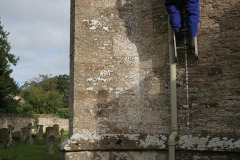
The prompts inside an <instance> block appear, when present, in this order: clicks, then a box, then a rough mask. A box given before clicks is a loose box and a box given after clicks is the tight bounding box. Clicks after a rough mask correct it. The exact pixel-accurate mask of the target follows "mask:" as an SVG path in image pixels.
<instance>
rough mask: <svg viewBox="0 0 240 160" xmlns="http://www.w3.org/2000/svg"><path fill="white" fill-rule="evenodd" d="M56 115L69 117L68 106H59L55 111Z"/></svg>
mask: <svg viewBox="0 0 240 160" xmlns="http://www.w3.org/2000/svg"><path fill="white" fill-rule="evenodd" d="M56 115H57V116H59V117H61V118H65V119H67V118H68V117H69V108H61V109H59V110H58V111H57V113H56Z"/></svg>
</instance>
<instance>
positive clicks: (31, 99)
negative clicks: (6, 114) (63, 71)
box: [18, 75, 69, 116]
mask: <svg viewBox="0 0 240 160" xmlns="http://www.w3.org/2000/svg"><path fill="white" fill-rule="evenodd" d="M68 83H69V82H68V76H67V75H60V76H55V77H52V76H51V75H39V77H37V78H34V79H33V80H30V81H28V82H26V83H25V84H24V85H23V86H22V87H21V93H20V96H21V97H22V98H23V99H24V100H25V103H24V104H23V105H22V106H21V107H19V108H18V110H19V112H24V113H37V114H49V113H52V114H56V113H57V112H58V111H59V110H60V109H62V108H66V107H68V106H67V105H68V103H66V100H67V99H68ZM65 113H67V112H63V111H60V114H59V115H61V116H65V115H64V114H65Z"/></svg>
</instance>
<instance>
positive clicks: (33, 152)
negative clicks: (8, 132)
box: [0, 132, 68, 160]
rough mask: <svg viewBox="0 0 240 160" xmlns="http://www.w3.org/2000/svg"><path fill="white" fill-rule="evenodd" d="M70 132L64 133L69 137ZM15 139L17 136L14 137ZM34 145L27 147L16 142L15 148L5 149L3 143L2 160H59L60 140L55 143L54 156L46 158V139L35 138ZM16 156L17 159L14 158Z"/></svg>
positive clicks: (1, 148) (1, 146) (0, 150)
mask: <svg viewBox="0 0 240 160" xmlns="http://www.w3.org/2000/svg"><path fill="white" fill-rule="evenodd" d="M67 135H68V132H64V136H67ZM13 137H15V136H13ZM33 141H34V142H33V145H31V146H26V145H25V144H24V142H20V141H19V140H15V142H16V146H15V148H8V149H4V148H3V143H2V142H0V160H58V159H59V150H58V145H59V140H56V141H55V142H54V153H55V154H54V155H52V156H47V157H46V156H45V154H46V151H45V139H42V140H37V139H36V138H33ZM15 155H16V158H12V157H14V156H15Z"/></svg>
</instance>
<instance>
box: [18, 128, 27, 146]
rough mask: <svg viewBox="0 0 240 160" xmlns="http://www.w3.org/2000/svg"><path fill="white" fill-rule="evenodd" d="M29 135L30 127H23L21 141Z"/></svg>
mask: <svg viewBox="0 0 240 160" xmlns="http://www.w3.org/2000/svg"><path fill="white" fill-rule="evenodd" d="M27 137H28V128H27V127H23V128H21V134H20V141H21V142H25V140H26V138H27Z"/></svg>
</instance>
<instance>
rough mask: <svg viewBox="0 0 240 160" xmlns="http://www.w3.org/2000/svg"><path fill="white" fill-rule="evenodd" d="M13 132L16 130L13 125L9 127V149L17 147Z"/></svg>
mask: <svg viewBox="0 0 240 160" xmlns="http://www.w3.org/2000/svg"><path fill="white" fill-rule="evenodd" d="M13 130H14V127H13V126H12V125H8V143H7V147H13V146H15V142H14V141H13V139H12V133H13Z"/></svg>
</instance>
